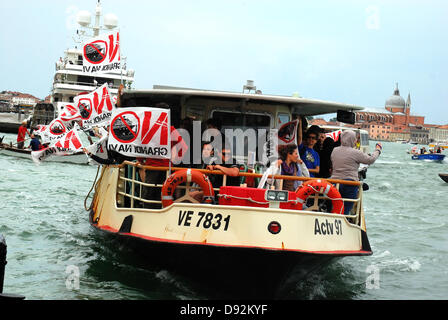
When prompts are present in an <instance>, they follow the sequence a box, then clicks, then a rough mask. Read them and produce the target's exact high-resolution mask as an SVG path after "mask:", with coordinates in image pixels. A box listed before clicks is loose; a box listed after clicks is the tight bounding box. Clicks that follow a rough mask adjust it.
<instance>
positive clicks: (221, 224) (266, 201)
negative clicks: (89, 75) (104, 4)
mask: <svg viewBox="0 0 448 320" xmlns="http://www.w3.org/2000/svg"><path fill="white" fill-rule="evenodd" d="M160 102H165V103H167V104H168V105H169V106H170V108H171V111H172V112H171V113H172V120H171V121H172V122H171V123H172V125H173V126H175V127H178V126H179V123H180V119H184V118H185V117H194V118H195V119H197V120H201V121H205V120H207V119H209V118H212V119H219V120H220V121H221V123H222V128H223V129H224V128H235V129H236V128H248V127H250V128H253V129H255V130H260V129H262V128H269V127H274V124H276V123H279V120H280V118H281V119H282V121H290V120H291V119H292V118H295V117H299V116H308V115H309V116H313V115H319V114H326V113H335V112H337V111H341V112H351V111H354V110H360V109H362V108H361V107H356V106H353V105H346V104H341V103H335V102H326V101H320V100H312V99H304V98H297V97H286V96H275V95H264V94H251V93H234V92H221V91H205V90H183V89H152V90H124V92H123V94H122V95H120V97H119V101H118V106H119V107H120V108H126V107H127V106H135V105H138V106H152V105H154V104H155V103H160ZM286 118H287V119H286ZM246 160H247V158H246ZM139 169H145V170H146V172H148V171H154V170H162V171H166V172H167V177H168V176H169V172H168V171H169V169H171V171H172V172H173V173H172V175H171V176H169V177H168V178H167V180H166V181H165V183H164V184H163V185H162V184H158V185H157V184H153V183H149V184H146V183H144V182H142V181H140V179H139V174H138V172H139ZM204 174H207V175H211V174H220V171H207V170H202V171H201V170H199V171H198V169H188V168H185V167H183V168H174V167H173V168H164V167H149V166H142V165H140V164H136V163H134V162H124V163H123V164H121V165H109V166H103V168H102V171H101V175H100V177H99V178H98V181H96V182H95V183H94V184H95V188H94V190H95V193H94V196H93V200H92V202H91V205H90V208H89V210H90V223H91V225H92V226H93V227H94V228H96V229H98V230H101V231H104V232H106V233H108V234H111V235H113V236H116V237H118V238H121V239H126V240H129V241H130V243H134V244H140V245H143V247H140V246H139V248H141V251H140V252H141V253H142V254H147V255H148V256H149V257H150V259H151V264H159V265H162V266H168V267H172V268H176V270H177V271H178V272H180V273H186V274H188V275H190V276H194V277H195V278H196V279H200V280H204V281H205V282H207V283H208V285H209V286H213V287H216V288H217V290H219V289H218V286H221V285H222V286H226V285H229V284H230V283H232V284H237V285H238V286H239V287H240V288H250V289H251V290H252V292H259V293H260V292H279V291H277V290H281V288H287V287H289V286H290V285H291V284H296V283H297V281H300V279H301V278H302V277H304V276H305V275H306V274H308V272H310V271H316V270H317V269H318V267H320V266H322V265H324V264H326V263H328V262H330V261H333V260H335V259H337V258H341V257H346V256H366V255H371V254H372V250H371V248H370V245H369V241H368V238H367V233H366V224H365V217H364V210H363V191H362V188H359V189H360V191H359V197H358V198H357V199H355V200H349V199H347V201H352V202H354V203H355V205H354V208H353V210H352V212H351V214H350V215H343V214H340V213H341V212H343V211H341V210H342V208H341V205H342V199H341V198H340V195H339V196H337V194H338V192H337V189H338V188H339V185H340V184H342V183H344V184H355V185H359V182H354V181H351V182H349V181H342V180H323V179H318V178H304V177H290V176H275V178H276V179H280V180H281V179H292V180H309V181H308V182H307V183H304V186H303V187H302V188H299V189H298V191H297V193H295V192H288V191H281V190H272V189H260V188H257V186H256V185H252V186H249V185H248V186H246V185H240V186H236V187H229V186H226V185H225V181H226V180H225V179H223V181H224V183H223V185H222V186H221V185H213V186H212V188H213V192H212V191H211V190H204V185H205V186H207V185H208V184H207V181H209V180H208V178H207V177H206V176H204ZM240 176H241V177H252V178H253V177H256V178H259V177H261V174H253V173H247V172H240ZM179 179H180V180H179ZM190 180H191V182H198V184H199V185H201V184H202V188H203V191H205V192H206V193H207V194H208V193H211V194H212V195H213V194H214V195H215V202H214V203H199V202H197V201H195V200H194V199H192V198H191V197H188V196H185V195H184V196H182V197H180V198H177V199H176V198H175V197H174V194H175V192H174V189H176V185H177V184H178V183H179V182H180V181H187V183H186V184H185V186H184V187H183V188H186V189H187V191H186V192H188V190H189V189H191V186H190V182H188V181H190ZM198 180H200V181H198ZM204 181H205V182H204ZM332 183H334V184H335V187H334V186H333V184H332ZM208 186H210V185H208ZM146 187H155V188H160V190H161V191H160V198H158V199H155V200H148V199H144V198H143V197H142V190H143V189H144V188H146ZM177 188H182V187H181V186H177ZM334 188H335V189H336V192H335V190H333V189H334ZM205 189H207V187H205ZM299 190H300V191H299ZM329 190H331V191H330V192H329ZM185 194H186V195H188V193H185ZM170 197H173V198H170ZM307 197H308V201H311V203H309V202H308V203H307V204H309V207H307V208H306V209H305V208H304V207H303V205H302V202H304V200H303V199H307ZM167 199H168V200H167ZM170 199H171V200H170ZM309 199H311V200H309ZM313 199H314V200H313ZM322 199H326V200H330V201H331V202H332V204H333V209H332V212H324V211H322V209H321V208H320V207H319V200H321V201H322ZM185 201H189V202H190V203H186V202H185ZM142 204H147V205H150V206H151V205H154V206H159V207H160V206H162V208H161V209H156V208H154V209H147V208H143V207H144V206H142ZM258 290H260V291H258Z"/></svg>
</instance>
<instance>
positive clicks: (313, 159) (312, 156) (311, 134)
mask: <svg viewBox="0 0 448 320" xmlns="http://www.w3.org/2000/svg"><path fill="white" fill-rule="evenodd" d="M310 129H311V128H310ZM318 135H319V132H317V131H314V130H308V131H307V132H306V134H305V139H304V141H303V143H300V142H301V137H299V143H300V144H299V154H300V158H301V159H302V160H303V162H305V165H306V167H307V168H308V171H309V172H310V177H315V176H316V175H318V174H319V170H320V157H319V154H318V153H317V152H316V150H314V149H313V148H314V145H315V144H316V142H317V139H318Z"/></svg>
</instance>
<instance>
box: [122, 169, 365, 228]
mask: <svg viewBox="0 0 448 320" xmlns="http://www.w3.org/2000/svg"><path fill="white" fill-rule="evenodd" d="M118 167H119V168H120V173H119V177H118V179H119V181H118V189H117V206H118V207H125V208H147V207H150V206H151V205H154V204H155V205H156V206H155V207H154V208H155V209H157V207H158V208H161V204H162V202H161V201H160V200H155V199H146V198H143V197H142V194H143V188H160V189H161V188H162V186H163V182H162V183H159V184H155V183H146V182H144V181H141V177H140V170H145V171H146V173H147V172H148V171H165V172H166V177H168V174H169V168H168V167H152V166H144V165H141V164H138V163H135V162H130V161H125V162H123V164H121V165H119V166H118ZM184 169H187V168H180V167H172V168H171V171H172V172H175V171H178V170H184ZM195 170H199V171H201V172H203V173H206V174H219V175H224V174H223V173H222V172H221V171H219V170H214V171H211V170H204V169H195ZM239 176H243V177H253V178H261V177H262V176H263V175H262V174H256V173H247V172H240V173H239ZM272 178H273V179H276V180H280V181H281V180H300V181H308V180H317V179H320V178H306V177H292V176H282V175H275V176H274V177H272V176H269V179H272ZM325 180H326V181H328V182H329V183H332V184H333V185H335V187H336V188H337V189H338V190H339V187H340V185H341V184H344V185H352V186H358V187H359V188H358V189H359V192H358V197H357V198H356V199H348V198H341V199H342V200H343V201H344V203H347V202H353V203H354V205H353V209H352V210H351V214H349V215H344V217H346V218H349V221H351V222H352V223H354V224H357V225H359V224H360V217H361V210H362V205H361V202H362V183H360V182H359V181H346V180H337V179H325ZM225 185H226V175H224V177H223V186H225ZM177 189H179V190H185V193H187V192H189V191H190V190H199V189H200V188H199V187H197V186H194V185H190V184H189V183H188V182H187V183H186V185H180V186H178V187H177V188H176V190H177ZM280 189H281V183H280ZM213 190H214V191H215V194H217V193H219V187H214V188H213ZM178 196H179V197H182V194H180V195H179V194H178ZM309 199H311V201H310V200H309ZM323 200H331V199H330V198H328V197H325V196H323V195H320V194H319V193H316V194H314V195H311V196H310V197H308V200H307V204H309V206H308V208H306V209H304V211H317V212H318V211H320V205H321V204H322V201H323ZM145 204H146V205H145Z"/></svg>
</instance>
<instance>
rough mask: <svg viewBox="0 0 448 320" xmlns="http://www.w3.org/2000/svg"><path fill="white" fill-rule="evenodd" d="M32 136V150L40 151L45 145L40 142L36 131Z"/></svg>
mask: <svg viewBox="0 0 448 320" xmlns="http://www.w3.org/2000/svg"><path fill="white" fill-rule="evenodd" d="M30 137H31V141H30V148H31V150H33V151H38V150H40V149H42V147H43V146H42V144H41V143H40V140H39V138H38V137H37V136H36V135H35V134H34V133H32V134H31V136H30Z"/></svg>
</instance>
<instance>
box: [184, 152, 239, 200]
mask: <svg viewBox="0 0 448 320" xmlns="http://www.w3.org/2000/svg"><path fill="white" fill-rule="evenodd" d="M217 153H218V159H221V161H219V162H221V164H214V163H216V162H218V159H216V162H214V163H211V164H208V165H207V166H206V169H207V170H219V171H221V172H222V173H223V174H211V175H209V179H210V182H211V184H212V186H213V188H219V187H221V186H222V185H223V183H224V175H226V186H240V177H239V176H238V175H239V172H240V168H239V166H238V165H237V164H235V163H234V161H231V160H230V159H231V158H232V153H231V150H230V148H227V147H226V145H224V146H223V147H222V149H221V150H218V152H217ZM190 196H192V197H193V198H194V199H196V200H197V201H198V202H202V199H203V197H204V192H203V191H192V192H190Z"/></svg>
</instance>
